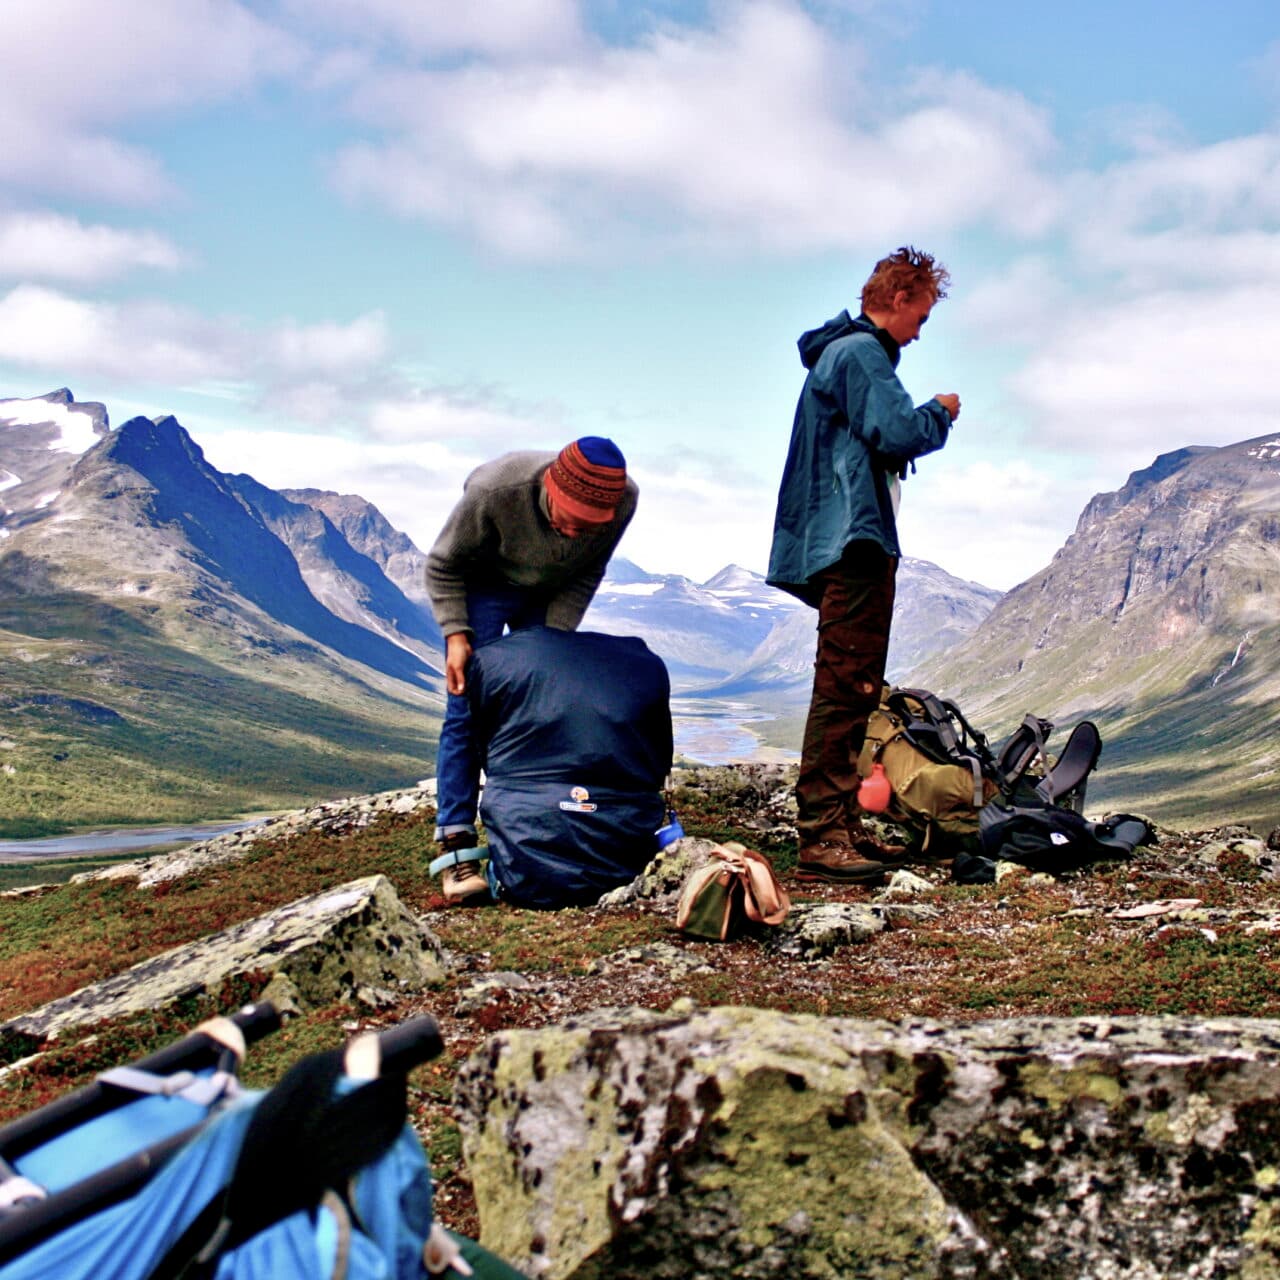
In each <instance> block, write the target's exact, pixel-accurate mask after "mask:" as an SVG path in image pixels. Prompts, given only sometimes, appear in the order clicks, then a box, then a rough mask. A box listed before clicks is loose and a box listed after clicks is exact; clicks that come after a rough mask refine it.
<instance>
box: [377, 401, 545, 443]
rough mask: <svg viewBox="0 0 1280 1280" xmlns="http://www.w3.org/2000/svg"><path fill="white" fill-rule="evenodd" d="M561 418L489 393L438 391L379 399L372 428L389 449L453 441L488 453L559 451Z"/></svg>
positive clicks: (543, 410)
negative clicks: (479, 447) (554, 437)
mask: <svg viewBox="0 0 1280 1280" xmlns="http://www.w3.org/2000/svg"><path fill="white" fill-rule="evenodd" d="M560 419H561V413H560V411H559V410H556V409H554V408H547V407H545V406H543V407H538V406H524V407H522V406H519V405H514V404H510V403H507V402H504V401H503V400H502V399H501V398H499V397H496V396H495V395H493V394H492V393H490V394H477V393H475V392H461V391H450V390H447V389H436V390H431V391H424V392H419V393H418V394H416V395H413V396H406V397H404V398H402V399H398V400H379V401H378V402H376V403H375V404H373V405H372V406H371V408H370V410H369V413H368V418H367V423H368V429H369V432H370V434H371V435H372V437H373V438H374V439H375V440H378V441H380V442H383V443H387V444H394V443H405V444H413V443H416V442H425V441H452V442H454V443H455V444H456V443H461V442H466V443H468V444H472V445H477V444H478V445H482V446H484V449H485V450H486V451H489V452H503V451H505V450H510V449H536V448H548V449H550V448H559V446H560V444H561V443H563V442H562V441H560V440H559V439H556V441H555V443H554V444H553V443H552V441H551V437H553V436H557V435H558V432H559V426H558V424H559V422H560Z"/></svg>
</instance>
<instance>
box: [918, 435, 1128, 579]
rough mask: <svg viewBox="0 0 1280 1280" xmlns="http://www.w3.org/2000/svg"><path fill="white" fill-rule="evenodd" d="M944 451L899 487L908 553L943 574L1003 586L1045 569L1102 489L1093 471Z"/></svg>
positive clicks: (1050, 462) (1119, 481) (1103, 485)
mask: <svg viewBox="0 0 1280 1280" xmlns="http://www.w3.org/2000/svg"><path fill="white" fill-rule="evenodd" d="M954 450H955V444H954V443H953V444H952V445H951V446H950V448H949V451H948V453H947V454H944V455H942V456H941V457H940V458H930V459H927V460H926V461H927V463H928V465H927V466H925V465H922V466H921V468H920V470H919V471H918V472H917V473H916V474H915V475H913V476H911V477H910V478H909V479H908V481H907V482H906V483H905V484H904V485H903V494H902V507H901V510H900V512H899V516H898V529H899V535H900V538H901V542H902V547H903V550H904V552H905V553H906V554H907V555H910V556H914V557H916V558H917V559H920V560H930V561H932V562H933V563H934V564H939V565H941V566H942V567H943V568H944V569H946V570H947V572H948V573H952V574H954V575H955V576H957V577H959V578H964V579H967V580H969V581H971V582H979V583H981V584H982V585H983V586H987V587H995V588H997V589H998V590H1001V591H1007V590H1009V589H1010V588H1011V587H1015V586H1017V584H1018V583H1019V582H1023V581H1025V580H1026V579H1027V578H1029V577H1031V576H1032V574H1034V573H1036V572H1038V571H1039V570H1040V569H1043V568H1044V567H1045V565H1047V564H1048V563H1049V561H1050V560H1052V559H1053V555H1054V552H1056V551H1057V550H1058V548H1059V547H1061V546H1062V544H1063V542H1064V541H1065V540H1066V536H1067V534H1068V533H1069V532H1070V531H1071V530H1072V529H1073V528H1074V526H1075V521H1076V518H1077V517H1078V516H1079V514H1080V511H1081V510H1082V509H1083V507H1084V505H1085V503H1086V502H1088V500H1089V498H1091V497H1092V496H1093V494H1094V493H1096V492H1098V490H1099V489H1108V488H1118V487H1119V486H1120V485H1121V484H1123V483H1124V474H1120V475H1119V478H1118V479H1117V480H1115V482H1114V483H1107V482H1105V481H1104V482H1103V483H1101V484H1100V483H1099V482H1098V477H1097V476H1096V475H1093V474H1090V473H1086V474H1083V475H1080V474H1073V473H1072V472H1070V471H1069V470H1067V469H1065V468H1064V467H1063V466H1062V465H1060V464H1055V463H1054V461H1053V460H1052V459H1048V460H1045V459H1031V458H1028V457H1018V458H1000V457H998V456H997V457H994V458H986V459H977V460H969V458H968V457H966V456H964V455H961V456H953V451H954Z"/></svg>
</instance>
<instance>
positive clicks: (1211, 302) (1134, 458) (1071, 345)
mask: <svg viewBox="0 0 1280 1280" xmlns="http://www.w3.org/2000/svg"><path fill="white" fill-rule="evenodd" d="M1278 343H1280V295H1278V294H1277V293H1276V291H1275V289H1274V287H1273V286H1271V285H1268V284H1259V285H1251V286H1249V285H1245V286H1237V287H1235V288H1224V289H1217V290H1213V291H1211V292H1206V293H1204V294H1192V293H1188V292H1164V293H1154V294H1149V295H1146V296H1141V297H1137V298H1133V299H1126V300H1124V301H1123V302H1114V303H1111V304H1108V305H1103V306H1100V307H1098V308H1096V309H1094V310H1092V311H1087V312H1083V313H1077V314H1076V315H1074V316H1073V317H1071V318H1069V319H1068V320H1067V321H1066V323H1064V324H1063V325H1062V327H1061V328H1060V329H1059V330H1058V331H1057V332H1054V333H1047V334H1045V335H1044V337H1043V341H1042V343H1041V345H1040V346H1038V347H1037V349H1036V351H1035V353H1034V355H1033V356H1032V357H1031V358H1030V359H1029V360H1028V361H1027V363H1026V364H1025V365H1024V366H1023V367H1022V369H1021V370H1020V371H1019V373H1018V374H1017V375H1016V377H1015V378H1014V379H1013V383H1012V386H1013V390H1014V391H1015V393H1016V394H1018V395H1020V396H1021V398H1022V399H1023V401H1024V402H1025V404H1026V405H1027V406H1028V410H1029V413H1030V414H1031V417H1032V420H1033V421H1034V422H1035V423H1036V435H1037V439H1038V442H1039V443H1041V444H1045V445H1050V446H1057V447H1059V448H1063V449H1066V450H1070V451H1074V452H1080V453H1090V452H1095V453H1096V452H1104V453H1108V454H1110V455H1111V456H1113V457H1117V458H1119V459H1121V460H1122V461H1123V463H1124V465H1125V466H1126V467H1133V466H1142V465H1146V463H1148V462H1150V460H1151V458H1152V457H1154V456H1155V454H1156V453H1162V452H1164V451H1165V450H1167V449H1176V448H1180V447H1181V446H1183V445H1188V444H1215V445H1222V444H1231V443H1233V442H1235V441H1238V440H1245V439H1248V438H1250V437H1251V436H1255V435H1261V434H1262V433H1263V432H1266V431H1270V430H1273V429H1274V427H1275V423H1276V420H1277V412H1276V408H1275V403H1274V398H1275V393H1274V385H1275V378H1274V376H1273V365H1274V354H1275V350H1276V347H1277V344H1278Z"/></svg>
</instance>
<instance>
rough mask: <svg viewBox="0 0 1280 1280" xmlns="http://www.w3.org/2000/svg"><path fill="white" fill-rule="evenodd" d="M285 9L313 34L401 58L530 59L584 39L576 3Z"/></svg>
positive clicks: (298, 3)
mask: <svg viewBox="0 0 1280 1280" xmlns="http://www.w3.org/2000/svg"><path fill="white" fill-rule="evenodd" d="M285 8H286V11H287V12H288V13H289V14H290V15H291V16H292V17H293V18H294V19H296V20H300V21H303V22H305V23H306V25H307V27H308V29H310V30H312V31H315V30H316V29H317V28H325V29H327V30H328V31H330V32H332V33H335V34H338V35H341V36H342V37H343V38H344V39H346V40H354V41H357V42H363V43H375V44H391V45H393V46H394V47H395V48H396V49H398V50H399V51H400V52H401V53H402V54H407V55H423V54H429V55H430V54H435V55H438V54H445V53H483V54H490V55H494V56H498V57H504V58H510V57H520V58H525V57H530V56H536V55H538V54H543V53H547V52H551V51H563V50H564V49H566V48H572V47H574V46H576V45H577V44H578V43H579V42H580V41H581V39H582V30H581V27H580V24H579V20H578V5H577V3H576V0H504V3H503V4H501V5H490V4H423V3H422V2H421V0H287V3H286V6H285Z"/></svg>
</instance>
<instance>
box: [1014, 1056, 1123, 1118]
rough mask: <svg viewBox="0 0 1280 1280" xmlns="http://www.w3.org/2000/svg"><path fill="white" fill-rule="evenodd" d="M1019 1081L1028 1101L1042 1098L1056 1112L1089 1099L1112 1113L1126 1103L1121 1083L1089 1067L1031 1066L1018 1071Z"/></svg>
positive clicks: (1044, 1064) (1032, 1063)
mask: <svg viewBox="0 0 1280 1280" xmlns="http://www.w3.org/2000/svg"><path fill="white" fill-rule="evenodd" d="M1018 1080H1019V1082H1020V1083H1021V1085H1022V1089H1023V1092H1024V1093H1026V1094H1027V1096H1028V1097H1032V1098H1039V1099H1040V1100H1041V1101H1043V1102H1047V1103H1048V1104H1049V1106H1051V1107H1055V1108H1062V1107H1068V1106H1070V1105H1071V1104H1072V1103H1074V1102H1079V1101H1081V1100H1082V1099H1085V1098H1089V1099H1092V1100H1093V1101H1095V1102H1101V1103H1102V1104H1103V1105H1104V1106H1105V1107H1107V1108H1108V1110H1111V1109H1113V1108H1115V1107H1118V1106H1120V1105H1121V1104H1122V1103H1123V1102H1124V1090H1123V1089H1122V1088H1121V1086H1120V1082H1119V1081H1118V1080H1117V1079H1116V1078H1115V1077H1114V1076H1111V1075H1107V1074H1106V1073H1105V1072H1102V1071H1097V1070H1094V1069H1093V1068H1092V1067H1089V1066H1078V1067H1060V1066H1056V1065H1053V1064H1046V1063H1041V1062H1029V1063H1026V1064H1024V1065H1023V1066H1021V1067H1019V1068H1018Z"/></svg>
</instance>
